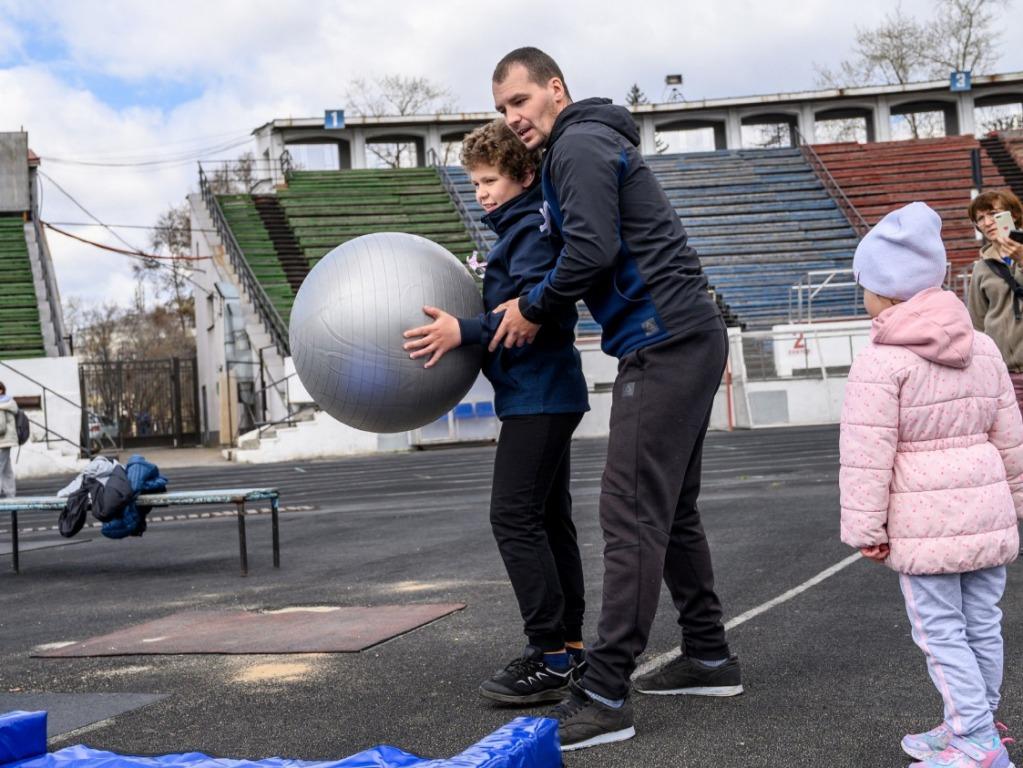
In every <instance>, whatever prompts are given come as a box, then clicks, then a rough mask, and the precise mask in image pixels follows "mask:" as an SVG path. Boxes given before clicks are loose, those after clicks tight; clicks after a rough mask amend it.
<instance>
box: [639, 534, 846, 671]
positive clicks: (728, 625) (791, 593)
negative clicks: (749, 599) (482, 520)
mask: <svg viewBox="0 0 1023 768" xmlns="http://www.w3.org/2000/svg"><path fill="white" fill-rule="evenodd" d="M862 557H863V555H861V554H860V553H859V552H854V553H853V554H851V555H849V557H847V558H845V559H844V560H839V561H838V562H837V563H835V564H834V565H832V566H831V567H830V568H825V569H824V570H823V571H821V572H820V573H818V574H817V575H816V576H813V577H812V578H809V579H807V580H806V581H804V582H803V583H802V584H800V585H799V586H797V587H793V588H792V589H790V590H788V591H787V592H782V593H781V594H780V595H778V596H777V597H774V598H771V599H770V600H768V601H767V602H766V603H761V604H760V605H758V606H756V607H755V608H750V609H749V610H748V611H746V612H745V613H740V614H739V615H738V616H736V617H735V618H734V619H730V620H729V621H726V622H725V629H726V630H730V629H735V627H737V626H739V625H740V624H745V623H746V622H747V621H749V620H750V619H754V618H756V617H757V616H759V615H760V614H762V613H766V612H767V611H769V610H771V609H772V608H774V607H775V606H777V605H781V604H782V603H786V602H788V601H789V600H791V599H792V598H793V597H796V596H797V595H801V594H802V593H803V592H806V590H808V589H810V588H811V587H815V586H817V585H818V584H820V583H821V582H822V581H824V580H825V579H827V578H829V577H831V576H834V575H835V574H836V573H838V572H839V571H841V570H842V569H844V568H847V567H849V566H850V565H852V564H853V563H855V562H856V561H857V560H860V559H861V558H862ZM681 655H682V651H681V650H680V649H679V648H672V649H671V650H670V651H668V652H667V653H662V654H660V655H659V656H655V657H654V658H652V659H650V661H648V662H646V663H645V664H641V665H640V666H639V667H637V669H636V671H635V672H634V673H633V675H632V676H633V678H636V677H638V676H639V675H645V674H646V673H647V672H652V671H653V670H655V669H659V668H661V667H663V666H664V665H665V664H667V663H668V662H670V661H673V660H674V659H677V658H678V657H679V656H681Z"/></svg>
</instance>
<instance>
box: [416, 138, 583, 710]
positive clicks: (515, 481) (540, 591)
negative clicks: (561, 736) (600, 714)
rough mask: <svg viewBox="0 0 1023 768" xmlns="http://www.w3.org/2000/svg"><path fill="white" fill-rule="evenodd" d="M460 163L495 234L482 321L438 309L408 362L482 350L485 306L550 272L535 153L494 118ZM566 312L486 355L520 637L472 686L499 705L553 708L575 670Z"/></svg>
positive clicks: (575, 420)
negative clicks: (532, 336)
mask: <svg viewBox="0 0 1023 768" xmlns="http://www.w3.org/2000/svg"><path fill="white" fill-rule="evenodd" d="M462 146H463V148H462V156H461V160H462V164H463V165H464V166H465V168H466V170H468V171H469V175H470V178H471V179H472V183H473V187H475V190H476V199H477V201H478V202H479V204H480V205H481V206H483V209H484V211H485V212H486V215H485V216H484V217H483V221H484V223H485V224H487V226H489V227H490V228H491V229H493V230H494V232H495V233H496V234H497V236H498V240H497V243H496V244H495V246H494V248H493V250H491V252H490V255H489V258H488V260H487V270H486V276H485V277H484V279H483V304H484V308H485V310H486V311H485V312H484V314H482V315H480V316H479V317H475V318H455V317H453V316H451V315H449V314H447V313H446V312H443V311H442V310H440V309H438V308H436V307H424V308H423V311H424V312H425V313H426V314H427V315H429V316H430V317H431V318H433V322H432V323H430V324H429V325H424V326H421V327H419V328H413V329H411V330H409V331H406V332H405V334H404V335H405V338H408V339H412V340H411V341H408V342H407V343H406V344H405V349H406V350H409V351H410V352H411V357H412V358H420V357H427V356H429V359H428V360H427V362H426V367H427V368H429V367H432V366H433V365H435V364H436V363H437V361H438V360H439V359H440V358H441V357H442V356H443V355H444V354H445V353H446V352H448V351H449V350H451V349H454V348H455V347H457V346H460V345H463V344H481V345H484V346H486V345H487V344H489V342H490V340H491V338H492V336H493V334H494V331H495V330H496V329H497V327H498V325H499V324H500V322H501V314H500V313H495V312H494V308H495V307H497V306H498V305H499V304H501V303H502V302H505V301H507V300H509V299H514V298H517V297H519V296H521V295H523V294H525V293H527V292H528V291H529V290H530V289H531V288H532V287H533V286H534V285H536V283H538V282H539V281H540V279H541V278H542V277H543V275H544V274H545V273H546V272H547V271H548V270H549V269H550V268H551V267H552V266H553V265H554V262H555V259H556V258H557V251H556V250H555V249H554V247H553V245H552V244H551V242H550V241H549V239H548V237H547V234H546V233H545V231H541V228H542V227H543V225H544V220H543V217H542V216H541V214H540V209H541V207H542V205H543V196H542V195H541V193H540V188H539V185H538V184H537V183H536V182H537V181H538V179H537V176H538V173H537V172H538V169H539V164H540V158H539V153H538V152H535V151H530V150H528V149H526V147H525V146H523V144H522V142H521V141H519V140H518V138H517V137H516V136H515V134H514V133H512V132H511V131H510V130H509V129H508V127H507V126H506V125H505V124H504V121H501V120H497V121H494V122H492V123H489V124H487V125H485V126H483V127H481V128H478V129H476V130H475V131H473V132H472V133H470V134H469V135H468V136H467V137H466V138H465V140H464V142H463V145H462ZM576 321H577V315H576V312H575V308H574V307H572V308H571V310H570V311H567V312H564V313H562V314H561V315H560V316H559V317H558V318H557V320H556V321H555V322H552V323H550V324H548V325H546V326H545V327H544V329H543V332H541V333H540V334H539V335H538V336H537V339H536V342H535V343H534V344H532V345H531V346H530V347H527V348H522V349H503V348H502V349H497V350H495V351H494V352H492V353H489V354H487V356H486V358H485V360H484V364H483V372H484V374H485V375H486V377H487V378H488V379H489V380H490V382H491V384H493V386H494V409H495V411H496V413H497V416H498V418H499V419H501V434H500V437H499V438H498V442H497V455H496V457H495V460H494V480H493V489H492V492H491V501H490V523H491V526H492V528H493V531H494V538H495V539H496V540H497V545H498V549H499V550H500V552H501V557H502V559H503V560H504V564H505V568H506V569H507V571H508V577H509V579H510V580H511V583H512V587H513V589H514V591H515V597H516V599H517V600H518V603H519V610H520V612H521V614H522V620H523V622H524V625H525V634H526V637H527V638H528V640H529V645H527V646H526V651H525V653H524V654H523V655H522V657H520V658H517V659H514V660H513V661H512V662H511V663H510V664H508V665H507V666H506V667H505V668H504V669H503V670H501V671H499V672H498V673H497V674H495V675H494V676H493V677H492V678H491V679H489V680H487V681H485V682H484V683H483V684H482V685H481V686H480V694H481V695H483V696H484V697H485V698H488V699H490V700H493V701H498V702H502V703H509V704H534V703H538V702H544V701H558V700H560V699H561V698H563V697H564V696H565V694H566V693H567V690H568V685H569V682H570V681H571V678H572V673H573V670H574V669H576V668H578V667H579V665H581V664H582V663H583V656H584V651H583V643H582V621H583V610H584V600H583V574H582V563H581V561H580V557H579V547H578V544H577V543H576V533H575V526H574V525H573V523H572V497H571V495H570V493H569V475H570V465H569V454H570V448H569V443H570V441H571V439H572V433H573V431H574V430H575V428H576V426H577V425H578V424H579V421H580V420H581V419H582V415H583V413H584V412H585V411H587V410H588V409H589V406H588V404H587V397H586V381H585V379H584V378H583V374H582V364H581V361H580V358H579V352H578V351H577V350H576V349H575V346H574V341H575V333H574V328H575V324H576Z"/></svg>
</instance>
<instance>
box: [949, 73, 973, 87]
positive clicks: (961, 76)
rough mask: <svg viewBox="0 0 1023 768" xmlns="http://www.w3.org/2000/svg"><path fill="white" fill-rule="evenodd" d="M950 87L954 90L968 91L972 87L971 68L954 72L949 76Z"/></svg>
mask: <svg viewBox="0 0 1023 768" xmlns="http://www.w3.org/2000/svg"><path fill="white" fill-rule="evenodd" d="M948 82H949V87H950V88H951V90H953V91H968V90H970V88H972V87H973V86H972V83H971V81H970V70H968V69H967V70H965V71H963V72H953V73H952V74H951V75H949V76H948Z"/></svg>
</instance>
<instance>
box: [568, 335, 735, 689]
mask: <svg viewBox="0 0 1023 768" xmlns="http://www.w3.org/2000/svg"><path fill="white" fill-rule="evenodd" d="M727 357H728V338H727V332H726V330H725V326H724V323H723V322H722V321H721V320H720V318H715V320H714V321H712V322H709V323H706V324H704V325H703V326H701V327H699V328H695V329H693V330H691V331H688V332H685V333H682V334H679V335H677V336H675V337H672V338H670V339H668V340H667V341H663V342H661V343H659V344H653V345H651V346H648V347H644V348H642V349H640V350H638V351H636V352H633V353H632V354H629V355H626V356H625V357H624V358H622V360H621V362H620V363H619V366H618V378H617V379H615V385H614V391H613V394H612V403H611V434H610V436H609V438H608V446H607V463H606V465H605V467H604V476H603V479H602V480H601V485H600V527H601V529H602V530H603V533H604V593H603V602H602V603H601V606H600V620H599V622H598V624H597V643H596V645H595V646H594V647H593V648H591V649H590V652H589V654H588V655H587V660H588V661H589V668H588V669H587V671H586V673H585V675H584V677H583V681H582V684H583V687H584V688H587V689H589V690H591V691H593V692H594V693H598V694H600V695H601V696H607V697H609V698H612V699H619V698H622V697H623V696H625V694H626V693H627V692H628V690H629V676H630V675H631V674H632V672H633V670H635V668H636V657H637V656H638V655H639V654H641V653H642V652H643V650H644V649H645V648H646V643H647V638H648V637H649V635H650V628H651V625H652V624H653V621H654V614H655V613H656V611H657V602H658V598H659V596H660V592H661V582H662V580H663V581H664V583H666V584H667V586H668V590H669V591H670V592H671V597H672V600H673V601H674V603H675V607H676V609H677V610H678V622H679V625H680V626H681V628H682V647H683V649H684V650H685V651H686V652H687V653H688V654H689V655H690V656H692V657H694V658H697V659H708V660H716V659H723V658H727V657H728V654H729V651H728V643H727V642H726V641H725V628H724V625H723V623H722V620H721V613H722V612H721V603H720V601H719V600H718V597H717V594H716V593H715V591H714V569H713V567H712V566H711V559H710V549H709V548H708V546H707V537H706V536H705V535H704V532H703V525H702V524H701V522H700V512H699V509H698V508H697V504H696V501H697V498H698V496H699V495H700V475H701V471H702V469H703V464H702V457H703V439H704V436H705V435H706V433H707V426H708V424H709V422H710V412H711V407H712V406H713V404H714V394H715V393H716V392H717V389H718V385H719V384H720V383H721V374H722V373H723V372H724V369H725V360H726V358H727Z"/></svg>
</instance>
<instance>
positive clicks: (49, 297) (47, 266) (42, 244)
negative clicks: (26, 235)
mask: <svg viewBox="0 0 1023 768" xmlns="http://www.w3.org/2000/svg"><path fill="white" fill-rule="evenodd" d="M32 228H33V229H34V230H35V233H36V259H37V260H38V262H39V271H40V272H42V278H43V285H44V286H45V288H46V303H47V304H49V306H50V324H51V326H52V327H53V335H54V336H55V337H56V338H55V339H54V342H55V344H56V346H57V354H58V355H60V356H64V355H67V354H68V352H69V350H68V343H67V331H66V329H65V327H64V315H63V314H62V313H61V311H60V294H59V292H58V289H57V278H56V276H55V275H54V274H53V269H52V267H53V263H52V261H51V260H50V249H49V248H48V247H47V246H46V241H45V240H44V239H43V228H42V226H41V225H40V223H39V216H38V215H37V212H36V211H33V212H32ZM44 251H45V253H44Z"/></svg>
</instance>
